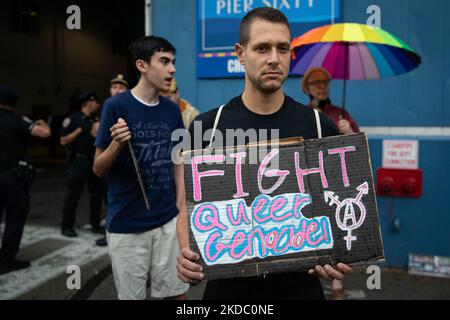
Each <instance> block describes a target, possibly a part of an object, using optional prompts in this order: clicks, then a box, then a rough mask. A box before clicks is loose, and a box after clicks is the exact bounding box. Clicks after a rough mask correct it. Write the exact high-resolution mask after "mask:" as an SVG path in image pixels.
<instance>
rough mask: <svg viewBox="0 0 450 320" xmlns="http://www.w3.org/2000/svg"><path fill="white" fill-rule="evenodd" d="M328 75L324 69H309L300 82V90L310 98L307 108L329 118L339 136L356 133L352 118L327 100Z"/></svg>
mask: <svg viewBox="0 0 450 320" xmlns="http://www.w3.org/2000/svg"><path fill="white" fill-rule="evenodd" d="M330 81H331V76H330V73H329V72H328V71H327V70H326V69H324V68H311V69H309V70H308V71H307V72H306V73H305V74H304V75H303V79H302V81H301V88H302V90H303V92H304V93H305V94H307V95H308V96H309V98H310V102H309V107H310V108H315V109H317V110H319V111H320V112H322V113H323V114H325V115H326V116H328V117H329V118H331V120H333V122H334V123H335V124H336V126H337V127H338V129H339V132H340V133H341V134H352V133H358V132H359V127H358V124H357V123H356V121H355V120H354V119H353V118H352V116H351V115H350V114H349V113H348V112H347V111H345V110H344V109H342V108H339V107H337V106H335V105H333V104H332V103H331V101H330V98H329V84H330Z"/></svg>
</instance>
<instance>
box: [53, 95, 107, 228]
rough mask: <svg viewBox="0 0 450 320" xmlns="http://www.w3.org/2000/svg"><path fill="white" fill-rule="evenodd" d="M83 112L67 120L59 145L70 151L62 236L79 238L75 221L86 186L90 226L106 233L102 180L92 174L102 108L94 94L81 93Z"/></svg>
mask: <svg viewBox="0 0 450 320" xmlns="http://www.w3.org/2000/svg"><path fill="white" fill-rule="evenodd" d="M78 102H79V105H80V106H81V109H80V111H78V112H75V113H73V114H72V115H70V116H69V117H68V118H66V119H64V121H63V125H62V129H61V137H60V143H61V145H62V146H64V147H66V148H67V152H68V164H69V167H68V170H67V181H66V186H67V190H66V196H65V198H64V205H63V212H62V223H61V234H62V235H64V236H66V237H77V236H78V234H77V233H76V231H75V229H74V228H75V218H76V210H77V205H78V201H79V200H80V197H81V194H82V192H83V187H84V183H85V182H86V181H87V183H88V187H89V205H90V217H89V218H90V224H91V228H92V229H91V230H92V232H94V233H101V234H104V228H102V227H101V226H100V220H101V219H100V216H101V205H102V203H101V201H102V194H101V186H100V179H99V178H98V177H96V176H95V175H94V173H93V172H92V163H93V161H94V152H95V147H94V140H95V136H96V134H97V129H98V120H97V115H96V114H97V112H98V109H99V107H100V104H99V99H98V97H97V95H96V93H95V92H86V93H82V94H81V95H80V96H79V98H78Z"/></svg>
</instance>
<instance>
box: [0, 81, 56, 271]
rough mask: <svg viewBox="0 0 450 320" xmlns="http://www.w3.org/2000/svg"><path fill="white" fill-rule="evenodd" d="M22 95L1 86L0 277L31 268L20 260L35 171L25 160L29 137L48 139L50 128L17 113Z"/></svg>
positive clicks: (41, 121)
mask: <svg viewBox="0 0 450 320" xmlns="http://www.w3.org/2000/svg"><path fill="white" fill-rule="evenodd" d="M18 98H19V94H18V93H17V92H16V91H15V90H13V89H11V88H7V87H3V86H0V220H1V216H2V213H3V209H5V212H6V216H5V218H6V219H5V232H4V234H3V240H2V245H1V249H0V274H4V273H8V272H11V271H14V270H19V269H24V268H27V267H29V266H30V262H29V261H19V260H17V259H16V258H15V257H16V255H17V253H18V252H19V247H20V241H21V239H22V233H23V229H24V226H25V221H26V218H27V214H28V211H29V209H30V193H29V187H30V184H31V180H32V176H33V170H32V166H31V165H30V163H29V162H28V161H27V157H26V144H27V139H28V138H29V137H30V136H34V137H40V138H48V137H50V135H51V132H50V128H49V126H48V125H47V123H45V122H44V121H43V120H38V121H36V122H33V121H31V120H30V119H28V118H26V117H20V116H19V115H17V114H16V113H15V112H14V107H15V106H16V104H17V100H18Z"/></svg>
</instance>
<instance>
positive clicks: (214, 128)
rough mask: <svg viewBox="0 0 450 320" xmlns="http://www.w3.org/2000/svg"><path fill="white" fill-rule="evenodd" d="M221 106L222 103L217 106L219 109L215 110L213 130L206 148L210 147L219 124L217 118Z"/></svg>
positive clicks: (218, 117)
mask: <svg viewBox="0 0 450 320" xmlns="http://www.w3.org/2000/svg"><path fill="white" fill-rule="evenodd" d="M223 107H225V105H224V104H223V105H221V106H220V107H219V110H217V114H216V118H215V119H214V126H213V131H212V134H211V139H210V140H209V145H208V146H207V147H206V148H207V149H211V148H212V143H213V140H214V135H215V134H216V130H217V125H218V124H219V120H220V116H221V114H222V110H223Z"/></svg>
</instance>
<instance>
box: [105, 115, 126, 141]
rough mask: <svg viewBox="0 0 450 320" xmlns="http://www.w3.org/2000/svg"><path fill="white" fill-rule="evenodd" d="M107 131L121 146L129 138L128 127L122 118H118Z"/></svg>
mask: <svg viewBox="0 0 450 320" xmlns="http://www.w3.org/2000/svg"><path fill="white" fill-rule="evenodd" d="M109 131H111V138H112V139H113V140H114V141H115V142H117V143H118V144H119V145H121V146H122V145H125V144H126V143H127V142H128V141H129V140H130V139H131V132H130V129H129V128H128V126H127V123H126V122H125V120H123V119H122V118H119V120H118V121H117V123H116V124H115V125H113V126H112V127H111V128H110V129H109Z"/></svg>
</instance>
